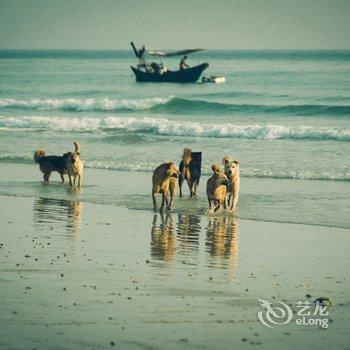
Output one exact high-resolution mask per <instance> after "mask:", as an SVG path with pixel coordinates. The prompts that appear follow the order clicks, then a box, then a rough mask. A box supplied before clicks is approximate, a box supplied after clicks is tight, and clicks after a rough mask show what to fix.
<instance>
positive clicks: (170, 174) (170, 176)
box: [152, 162, 179, 213]
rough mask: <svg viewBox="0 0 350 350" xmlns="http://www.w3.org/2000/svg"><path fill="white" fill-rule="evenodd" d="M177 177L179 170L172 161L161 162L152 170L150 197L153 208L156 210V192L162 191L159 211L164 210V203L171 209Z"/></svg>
mask: <svg viewBox="0 0 350 350" xmlns="http://www.w3.org/2000/svg"><path fill="white" fill-rule="evenodd" d="M178 177H179V170H178V169H177V168H176V166H175V165H174V163H173V162H168V163H163V164H161V165H159V166H158V167H157V168H156V169H155V170H154V172H153V176H152V185H153V186H152V199H153V209H154V212H157V201H156V194H158V193H162V205H161V206H160V212H161V213H162V212H163V211H164V206H165V204H166V206H167V209H171V206H172V203H173V198H174V196H175V193H176V183H177V180H176V179H177V178H178ZM169 191H170V203H169V201H168V193H169Z"/></svg>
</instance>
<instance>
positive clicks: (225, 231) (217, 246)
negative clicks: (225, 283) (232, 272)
mask: <svg viewBox="0 0 350 350" xmlns="http://www.w3.org/2000/svg"><path fill="white" fill-rule="evenodd" d="M206 231H207V234H206V242H205V250H206V252H207V253H209V257H210V259H209V266H210V267H216V268H228V267H231V268H233V269H235V268H236V265H237V255H238V228H237V223H236V218H235V217H234V216H232V215H225V216H220V217H211V218H209V223H208V226H207V228H206Z"/></svg>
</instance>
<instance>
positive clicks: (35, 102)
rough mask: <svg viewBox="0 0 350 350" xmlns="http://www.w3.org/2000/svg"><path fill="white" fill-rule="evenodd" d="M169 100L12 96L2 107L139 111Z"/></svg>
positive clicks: (1, 101)
mask: <svg viewBox="0 0 350 350" xmlns="http://www.w3.org/2000/svg"><path fill="white" fill-rule="evenodd" d="M168 101H169V98H158V97H155V98H144V99H139V100H129V99H109V98H104V99H94V98H86V99H77V98H67V99H30V100H17V99H12V98H1V99H0V108H7V109H26V110H43V111H53V110H62V111H68V112H86V111H90V112H93V111H96V112H103V111H139V110H145V109H149V108H151V107H152V106H155V105H162V104H165V103H167V102H168Z"/></svg>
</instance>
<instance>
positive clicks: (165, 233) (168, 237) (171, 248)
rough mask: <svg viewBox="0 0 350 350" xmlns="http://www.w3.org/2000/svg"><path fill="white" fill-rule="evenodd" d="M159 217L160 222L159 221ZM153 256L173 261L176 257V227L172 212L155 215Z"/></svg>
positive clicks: (152, 230) (152, 242)
mask: <svg viewBox="0 0 350 350" xmlns="http://www.w3.org/2000/svg"><path fill="white" fill-rule="evenodd" d="M158 217H159V222H158ZM151 237H152V240H151V256H152V257H154V258H157V259H160V260H166V261H172V260H174V259H175V257H176V228H175V224H174V221H173V218H172V216H171V214H169V213H166V214H164V215H159V216H158V215H157V214H155V215H154V216H153V222H152V229H151Z"/></svg>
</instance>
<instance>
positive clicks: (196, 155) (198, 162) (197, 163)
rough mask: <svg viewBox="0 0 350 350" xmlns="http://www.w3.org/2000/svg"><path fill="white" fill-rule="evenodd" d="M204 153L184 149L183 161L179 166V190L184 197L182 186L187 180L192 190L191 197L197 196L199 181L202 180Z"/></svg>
mask: <svg viewBox="0 0 350 350" xmlns="http://www.w3.org/2000/svg"><path fill="white" fill-rule="evenodd" d="M201 167H202V152H192V151H191V149H190V148H184V151H183V155H182V160H181V163H180V166H179V170H180V176H179V189H180V197H182V184H183V182H184V181H185V180H186V181H187V184H188V188H189V190H190V196H191V197H193V196H197V194H198V187H199V180H200V178H201Z"/></svg>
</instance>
